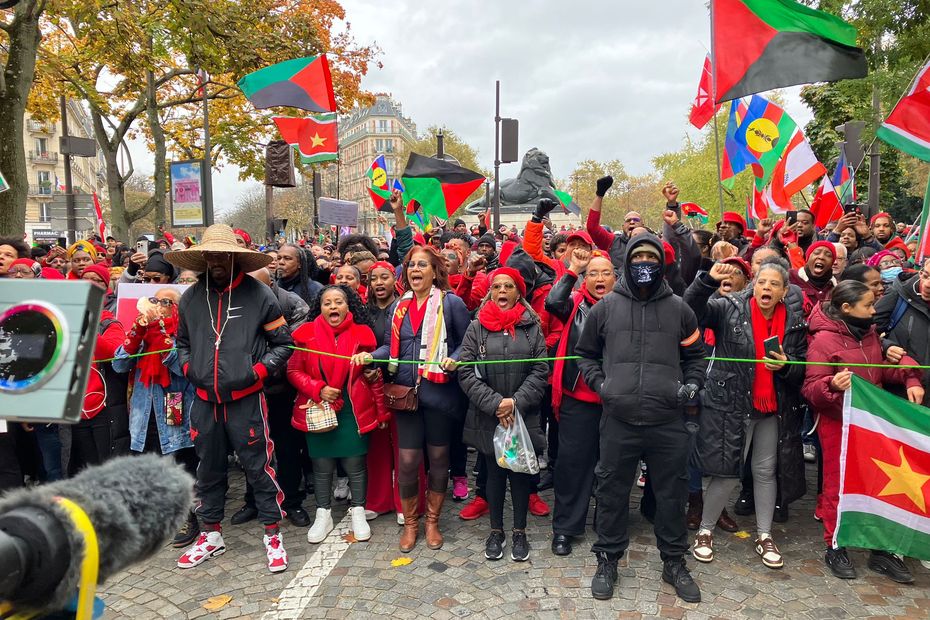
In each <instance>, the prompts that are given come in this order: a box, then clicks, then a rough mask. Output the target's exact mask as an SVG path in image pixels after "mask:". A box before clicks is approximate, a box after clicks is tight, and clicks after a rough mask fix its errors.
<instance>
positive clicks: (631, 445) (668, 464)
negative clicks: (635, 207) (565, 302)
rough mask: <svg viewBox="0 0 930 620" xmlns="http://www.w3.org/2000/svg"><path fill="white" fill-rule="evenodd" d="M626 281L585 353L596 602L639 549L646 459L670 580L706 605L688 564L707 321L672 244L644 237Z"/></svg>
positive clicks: (633, 243)
mask: <svg viewBox="0 0 930 620" xmlns="http://www.w3.org/2000/svg"><path fill="white" fill-rule="evenodd" d="M623 265H624V267H623V277H622V279H621V281H620V282H618V283H617V285H616V286H615V287H614V294H610V295H607V296H606V297H604V298H603V299H602V300H601V301H600V302H599V303H597V304H595V306H594V307H593V308H592V309H591V313H590V315H589V316H588V319H587V321H586V322H585V325H584V328H583V330H582V332H581V337H580V338H579V340H578V344H577V345H576V347H575V353H576V354H577V355H579V356H581V359H579V360H578V367H579V369H580V370H581V373H582V375H583V376H584V380H585V383H586V384H587V385H589V386H591V387H592V388H593V389H594V390H595V391H596V392H597V393H598V395H599V396H600V397H601V401H602V402H603V406H604V413H603V416H602V418H601V428H600V435H601V438H600V460H599V461H598V464H597V468H596V469H595V476H596V477H597V482H598V484H597V515H596V518H595V525H594V529H595V530H596V531H597V535H598V539H597V542H596V543H595V544H594V546H593V547H592V551H593V552H594V553H595V554H596V555H597V560H598V567H597V572H596V573H595V575H594V579H593V580H592V582H591V593H592V594H593V595H594V597H595V598H598V599H608V598H610V597H611V596H613V590H614V584H615V582H616V580H617V560H619V558H620V557H621V556H622V555H623V553H624V552H625V551H626V549H627V547H628V546H629V533H628V531H627V522H628V519H629V508H630V506H629V504H630V489H631V487H632V486H633V480H634V474H635V473H636V469H637V463H638V461H639V458H640V456H641V455H642V456H643V457H644V458H645V461H646V465H647V466H648V468H649V476H650V478H652V484H653V489H654V490H655V496H656V519H655V534H656V539H657V545H658V548H659V551H660V553H661V556H662V560H663V562H664V569H663V571H662V578H663V579H664V580H665V581H666V582H668V583H670V584H671V585H673V586H674V587H675V591H676V592H677V593H678V595H679V596H680V597H681V598H682V599H684V600H686V601H688V602H697V601H700V599H701V592H700V590H699V589H698V586H697V584H695V583H694V580H693V579H692V578H691V574H690V573H689V572H688V569H687V567H686V566H685V560H684V555H685V553H687V552H688V535H687V529H686V527H685V499H686V497H687V484H686V480H687V476H686V467H687V461H688V445H689V444H688V438H689V436H688V431H687V429H686V428H685V421H684V417H683V411H682V407H683V405H684V403H685V401H686V400H689V399H690V398H693V396H694V394H695V393H696V392H697V391H698V389H699V388H700V386H701V383H702V381H703V377H704V373H705V371H706V369H707V362H706V361H705V360H704V348H703V346H702V342H701V331H700V329H699V328H698V323H697V318H696V317H695V315H694V312H693V311H692V310H691V308H689V307H688V306H687V305H686V304H685V303H684V302H683V301H682V300H681V298H680V297H678V296H676V295H675V294H673V293H672V291H671V289H670V288H669V286H668V284H667V283H666V282H665V280H664V278H663V276H664V271H665V253H664V250H663V247H662V242H661V241H659V240H658V239H657V238H656V237H654V236H652V235H649V234H643V235H637V236H636V237H634V238H633V239H631V240H630V243H629V244H628V246H627V253H626V257H625V260H624V263H623Z"/></svg>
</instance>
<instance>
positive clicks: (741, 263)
mask: <svg viewBox="0 0 930 620" xmlns="http://www.w3.org/2000/svg"><path fill="white" fill-rule="evenodd" d="M720 262H721V263H726V264H727V265H736V266H737V267H739V268H740V271H742V272H743V275H744V276H746V279H747V280H751V279H752V267H750V266H749V263H747V262H746V260H745V259H743V258H740V257H739V256H730V257H729V258H725V259H723V260H722V261H720Z"/></svg>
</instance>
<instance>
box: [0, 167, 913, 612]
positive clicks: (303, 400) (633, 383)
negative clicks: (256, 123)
mask: <svg viewBox="0 0 930 620" xmlns="http://www.w3.org/2000/svg"><path fill="white" fill-rule="evenodd" d="M612 183H613V180H612V179H611V177H604V178H602V179H599V180H598V181H597V186H596V198H595V200H594V202H593V204H592V206H591V209H590V211H589V212H588V215H587V218H586V222H585V226H584V228H579V229H574V228H573V229H571V230H564V229H563V230H553V227H552V225H551V222H550V220H549V217H548V214H549V213H550V212H551V211H552V209H554V208H555V207H556V204H555V203H553V202H550V201H548V200H545V199H543V200H540V201H539V204H538V206H537V207H536V210H535V211H534V213H533V214H532V216H531V217H530V219H529V221H527V222H526V224H525V227H524V229H523V230H522V231H518V230H517V229H516V227H513V228H510V229H508V228H506V227H501V229H499V230H498V231H493V230H488V228H487V227H486V226H485V225H484V222H483V221H481V222H480V223H479V225H478V226H473V227H471V228H469V227H468V225H467V224H466V223H465V222H464V221H462V220H454V221H452V222H449V223H448V225H447V227H438V228H435V229H432V230H430V231H429V232H426V233H422V232H416V233H415V232H414V230H413V229H412V228H411V227H410V226H409V225H408V223H407V220H406V218H405V215H404V208H403V205H402V203H401V197H400V195H399V194H398V193H395V194H394V195H393V196H392V197H391V207H392V209H393V211H394V219H395V222H394V226H391V227H390V233H389V235H388V236H386V237H379V238H374V237H370V236H365V235H360V234H350V235H346V236H343V237H342V238H341V239H339V240H338V243H336V244H329V243H325V242H321V241H319V240H313V239H302V240H300V242H298V243H287V244H277V243H276V244H273V245H269V246H256V245H255V244H253V242H252V239H251V238H250V236H249V235H248V234H247V233H246V232H245V231H242V230H233V229H231V228H230V227H228V226H225V225H215V226H212V227H210V228H208V229H207V230H206V232H205V233H204V234H203V236H202V238H201V239H200V240H199V241H195V240H194V239H193V238H191V237H187V238H184V239H177V240H176V239H175V238H174V237H172V236H171V235H170V233H168V232H167V231H164V230H161V229H160V230H159V233H160V236H159V237H158V239H157V240H156V241H148V240H147V239H146V238H141V239H139V240H138V241H137V242H136V245H135V246H132V247H130V246H127V245H124V244H121V243H119V242H118V241H117V240H116V239H112V238H108V239H106V240H100V239H91V240H87V241H78V242H77V243H74V244H73V245H71V246H70V247H68V248H62V247H59V246H51V247H46V246H42V245H36V246H34V247H29V246H28V245H26V244H25V243H23V241H22V240H19V239H0V277H3V278H14V279H32V278H38V279H50V280H51V279H67V280H86V281H89V282H91V283H92V284H93V285H95V286H98V287H100V288H101V289H104V290H106V292H107V295H106V298H105V301H104V310H103V313H102V315H101V320H100V324H99V327H98V330H97V333H98V338H97V344H96V349H95V355H94V358H95V360H98V361H95V362H94V364H93V368H92V372H91V373H90V381H89V385H88V387H87V392H86V396H85V400H84V406H83V409H82V412H81V414H82V415H81V421H80V422H79V423H78V424H76V425H73V426H64V425H61V426H57V425H13V426H11V427H10V428H9V429H8V430H7V432H5V433H2V434H0V490H3V489H6V488H10V487H14V486H19V485H22V484H24V480H25V479H27V478H28V479H29V480H38V481H50V480H56V479H60V478H62V477H67V476H68V475H70V474H72V473H74V472H75V471H77V470H79V469H80V468H82V467H85V466H88V465H93V464H96V463H100V462H102V461H104V460H106V459H107V458H110V457H112V456H113V455H117V454H123V453H129V452H134V453H141V452H156V453H160V454H163V455H165V456H166V457H169V458H173V459H175V460H177V461H178V462H179V463H181V464H183V466H184V467H185V468H187V470H188V471H189V472H190V473H191V474H192V475H193V476H195V478H196V481H197V483H196V496H197V505H196V508H194V509H192V510H191V512H190V515H189V517H188V519H187V521H186V523H185V524H184V525H183V527H182V528H181V529H180V530H179V531H178V532H177V535H176V536H175V539H174V541H173V544H174V545H175V546H176V547H179V548H180V547H188V549H187V550H186V551H185V552H184V553H183V555H182V556H181V557H180V558H179V560H178V566H179V567H181V568H192V567H195V566H197V565H199V564H200V563H202V562H204V561H206V560H208V559H210V558H211V557H214V556H216V555H219V554H221V553H224V552H225V551H226V549H227V548H226V545H225V542H224V540H223V536H222V526H221V523H222V521H223V520H224V517H225V516H226V515H225V512H224V509H225V497H226V491H227V471H228V469H229V467H230V464H231V463H235V462H238V466H240V467H241V468H242V469H243V470H244V472H245V475H246V479H247V483H248V484H247V490H246V493H245V497H243V498H242V507H241V508H240V509H239V510H238V511H237V512H235V513H234V514H233V515H232V517H231V522H232V524H234V525H238V524H242V523H246V522H248V521H252V520H256V519H257V520H258V521H259V522H260V523H261V525H262V527H263V531H262V534H263V542H264V547H265V549H266V552H267V566H268V569H269V570H270V571H272V572H279V571H282V570H285V569H286V568H287V553H286V551H285V548H284V542H283V538H282V534H281V530H280V528H279V523H280V522H281V521H282V519H287V520H289V521H290V522H291V523H292V524H293V525H295V526H298V527H308V528H309V529H308V531H307V540H308V541H309V543H310V544H317V543H320V542H322V541H323V540H325V539H326V538H327V537H328V536H329V534H330V533H331V532H332V531H333V530H334V522H335V520H336V519H334V516H333V510H334V504H335V503H336V502H337V501H340V502H341V501H345V502H347V504H348V516H349V519H350V521H351V527H352V531H353V535H354V537H355V539H356V540H360V541H364V540H368V539H369V538H370V537H371V535H372V534H371V528H370V527H369V525H368V523H367V522H368V521H370V520H372V519H375V518H378V517H379V516H380V515H384V514H390V515H391V518H392V519H393V518H396V520H397V523H398V525H400V526H402V529H401V530H400V534H399V541H398V546H399V548H400V550H401V551H402V552H405V553H407V552H410V551H412V550H413V549H415V548H416V546H417V544H418V541H419V540H420V536H421V529H420V520H421V517H423V521H424V528H423V537H424V538H423V540H424V542H425V546H426V547H428V548H429V549H431V550H435V549H439V548H441V547H442V546H443V536H442V532H441V527H440V526H441V523H440V522H441V519H442V514H443V511H442V508H443V505H444V503H445V501H446V499H447V496H448V495H450V494H451V497H452V499H453V500H454V501H459V502H465V503H464V504H463V506H462V508H461V510H460V511H459V516H460V517H461V518H462V519H465V520H477V519H479V518H481V517H484V516H487V517H488V519H489V523H488V526H489V532H487V541H486V545H485V553H484V555H485V557H486V558H487V559H488V560H499V559H501V558H502V557H503V556H504V552H505V548H507V547H508V546H509V553H510V557H511V559H512V560H514V561H517V562H521V561H525V560H527V559H528V558H529V555H530V544H529V541H528V540H527V535H526V527H527V518H528V514H529V513H532V514H533V515H536V516H539V517H542V516H545V515H548V514H549V513H550V506H549V505H548V504H547V503H546V502H545V501H544V500H543V499H542V498H541V497H540V495H539V491H540V490H545V489H548V488H552V489H553V495H554V506H553V507H552V513H553V514H552V536H551V551H552V553H553V554H555V555H559V556H566V555H570V554H572V553H573V547H572V546H573V543H574V542H576V540H577V538H579V537H581V536H583V535H584V534H585V529H586V526H587V523H588V511H589V508H590V506H591V502H592V499H593V500H594V505H595V506H596V511H595V513H594V520H593V531H594V534H595V536H596V542H595V543H594V545H593V548H592V552H593V553H594V554H595V555H596V557H597V569H596V572H595V574H594V576H593V579H592V582H591V591H592V595H593V596H594V597H595V598H598V599H607V598H610V597H611V596H612V595H613V591H614V588H615V585H616V583H617V580H618V571H617V563H618V560H619V559H620V558H621V557H622V556H623V555H624V553H625V552H626V550H627V548H628V546H629V526H628V522H629V512H630V495H631V492H632V487H633V486H634V485H637V486H641V487H643V492H642V493H643V495H642V499H641V501H640V511H641V512H642V514H643V515H644V516H645V517H646V518H647V519H648V520H649V521H650V522H652V523H653V524H654V529H655V536H656V545H657V547H658V550H659V552H660V555H661V558H662V561H663V571H662V579H663V580H665V581H666V582H668V583H670V584H671V585H672V586H673V587H674V588H675V591H676V592H677V594H678V595H679V596H680V597H681V598H682V599H684V600H686V601H691V602H695V601H699V600H700V589H699V587H698V585H697V584H696V583H695V581H694V580H693V579H692V577H691V574H690V572H689V570H688V567H687V565H686V562H685V557H686V556H687V555H689V554H690V555H691V556H692V557H693V558H694V559H695V560H697V561H699V562H712V561H713V560H714V559H715V545H714V536H715V531H716V530H717V529H721V530H724V531H727V532H734V531H736V530H737V529H738V527H739V526H738V525H737V523H736V522H735V521H734V519H733V517H732V516H730V514H729V513H728V512H727V510H726V507H727V504H728V503H729V501H730V500H731V496H733V495H734V494H735V493H736V491H737V489H739V493H738V497H737V499H736V502H735V505H733V507H732V511H733V512H734V513H735V514H736V515H738V516H743V517H746V516H749V515H754V518H755V528H756V531H755V536H754V537H753V538H752V544H751V545H748V546H749V547H751V550H749V551H747V553H755V554H756V555H757V556H758V558H759V561H760V562H761V563H762V564H763V565H764V566H766V567H768V568H771V569H781V568H783V567H786V566H790V565H791V561H792V558H791V557H790V556H789V557H787V558H786V557H784V556H783V555H782V553H781V551H780V550H779V548H778V545H777V541H776V540H775V537H774V532H773V528H772V524H773V522H785V521H787V520H788V519H789V505H790V504H791V503H792V502H794V501H795V500H797V499H798V498H800V497H801V496H803V495H805V493H808V492H812V491H815V492H816V497H817V503H816V509H815V511H814V514H813V515H805V516H804V517H800V515H796V516H795V518H809V517H810V516H813V518H815V519H817V520H818V521H821V522H822V524H823V539H824V543H825V545H824V546H825V552H824V562H825V564H826V566H827V567H829V570H830V571H831V572H832V573H833V574H834V575H835V576H836V577H838V578H842V579H852V578H855V577H856V575H857V571H856V567H855V566H854V564H853V562H852V560H851V558H850V556H849V554H848V553H847V551H846V549H843V548H836V547H835V546H834V545H833V533H834V529H835V527H836V520H837V502H838V498H839V484H840V481H839V471H840V459H841V454H840V450H841V439H842V403H843V394H844V392H845V391H846V390H848V389H849V388H850V385H851V375H852V374H856V375H858V376H859V377H861V378H863V379H865V380H867V381H869V382H870V383H873V384H875V385H878V386H881V387H883V388H885V389H887V390H889V391H890V392H892V393H895V394H897V395H899V396H901V397H904V398H907V399H908V400H909V401H911V402H913V403H919V404H924V405H926V404H927V400H928V399H930V394H928V393H927V391H926V389H927V384H928V382H930V373H926V372H922V371H920V370H917V369H913V368H912V369H907V368H899V367H898V366H900V365H904V366H908V365H917V364H923V365H926V364H930V270H928V269H930V267H925V266H923V265H920V264H917V263H916V262H915V260H914V256H913V252H914V250H915V247H914V244H912V243H907V242H905V241H904V239H903V238H902V235H903V234H904V233H905V232H906V231H905V230H904V228H905V227H903V226H901V225H897V226H896V224H895V222H894V220H893V218H892V217H891V216H890V215H889V214H887V213H879V214H877V215H874V216H873V217H871V218H869V219H868V220H867V219H866V218H865V217H864V216H863V215H862V214H861V210H859V209H857V208H855V207H853V208H849V209H846V210H844V215H843V216H842V217H841V218H839V219H838V221H836V222H835V223H831V225H830V226H829V227H828V230H817V229H816V228H815V226H814V220H815V218H814V215H813V214H812V213H811V212H810V211H807V210H799V211H797V212H789V213H788V214H787V215H786V216H785V217H784V218H781V219H778V221H775V220H768V219H764V220H761V221H758V222H755V223H754V226H750V225H749V224H753V222H749V223H747V222H746V220H745V219H744V218H743V217H742V216H741V215H739V214H738V213H734V212H726V213H724V214H723V217H722V218H721V221H720V222H718V223H717V225H716V228H715V230H713V231H706V230H700V229H697V230H696V229H693V228H692V227H691V226H689V225H687V224H686V223H685V222H684V221H683V219H682V213H681V208H680V204H679V202H678V194H679V190H678V188H677V187H676V186H675V185H673V184H671V183H669V184H666V185H665V186H664V187H663V188H662V193H663V197H664V200H665V210H664V212H663V215H662V221H656V222H647V221H646V220H645V218H644V217H643V215H642V214H641V213H638V212H635V211H631V212H629V213H627V214H626V215H625V216H624V219H623V223H622V226H621V228H620V229H619V230H616V231H613V230H611V229H609V228H608V227H606V226H603V225H602V224H601V222H600V220H601V208H602V201H603V197H604V196H605V194H606V193H607V192H608V191H609V190H610V188H611V186H612ZM650 226H653V227H655V228H652V227H650ZM139 282H142V283H151V284H154V285H157V290H156V291H155V292H154V293H153V295H152V296H151V297H149V298H147V299H143V300H140V303H139V305H138V310H139V312H138V316H137V317H136V318H135V320H134V321H133V322H132V323H131V324H127V325H124V324H122V323H120V322H119V321H117V320H116V318H115V316H114V312H115V294H114V292H115V290H116V289H117V288H118V287H119V286H120V285H122V284H123V283H139ZM178 284H179V285H185V286H186V289H185V288H178V287H175V286H171V285H178ZM182 291H183V292H182ZM773 343H774V345H773ZM709 356H716V357H719V358H725V359H726V360H756V361H755V362H754V363H743V362H736V361H710V362H709V361H708V359H707V358H708V357H709ZM800 360H808V361H811V362H822V363H823V364H825V365H813V366H802V365H795V364H790V363H788V362H790V361H800ZM844 363H850V364H853V363H856V364H862V363H865V364H872V365H873V366H854V367H851V368H846V367H844V366H843V364H844ZM517 423H522V424H523V425H524V426H525V427H526V429H527V431H528V435H529V438H530V441H531V443H532V452H534V453H535V455H536V457H537V461H538V463H539V464H540V467H541V468H542V471H541V472H540V473H538V474H531V473H521V472H516V471H511V470H510V469H507V468H505V467H503V466H502V463H501V461H500V460H499V459H498V458H497V457H496V453H495V445H494V437H495V432H496V430H497V429H498V427H499V426H500V427H504V428H509V427H510V426H512V425H514V424H517ZM469 447H471V448H473V449H474V450H475V451H477V453H478V456H477V460H476V462H475V465H474V469H473V470H472V471H473V476H474V480H473V481H472V483H471V484H470V483H469V468H468V467H467V459H468V451H469ZM845 458H855V455H852V454H850V455H846V457H845ZM805 461H807V462H808V463H813V464H815V466H816V469H817V476H816V480H817V483H816V484H817V488H816V489H812V490H808V488H807V487H808V483H807V480H806V476H805ZM812 466H813V465H812ZM508 482H509V489H510V499H511V506H512V511H513V514H512V517H509V518H507V519H505V514H504V507H505V498H506V494H507V489H508ZM450 483H451V484H450ZM450 486H451V493H450ZM470 487H471V488H470ZM309 495H312V496H313V497H314V499H315V501H314V503H315V506H316V509H315V514H314V515H313V517H312V518H311V516H310V515H309V514H308V513H307V511H306V510H305V508H304V502H305V501H307V498H308V496H309ZM446 514H448V511H447V513H446ZM505 520H510V521H511V531H510V533H509V535H508V533H506V532H505ZM688 530H692V531H694V532H695V533H694V535H693V536H692V537H690V540H689V534H688ZM868 568H869V569H871V570H873V571H876V572H878V573H881V574H884V575H886V576H888V577H889V578H890V579H892V580H894V581H896V582H900V583H909V582H912V581H913V577H912V575H911V572H910V569H909V567H908V565H907V563H906V562H905V561H904V558H901V557H899V556H897V555H894V554H892V553H889V552H888V551H886V550H883V549H873V550H870V555H869V559H868Z"/></svg>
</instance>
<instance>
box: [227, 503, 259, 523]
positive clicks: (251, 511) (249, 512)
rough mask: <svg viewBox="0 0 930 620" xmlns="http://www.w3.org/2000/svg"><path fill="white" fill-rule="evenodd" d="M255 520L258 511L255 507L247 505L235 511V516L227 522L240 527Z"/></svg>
mask: <svg viewBox="0 0 930 620" xmlns="http://www.w3.org/2000/svg"><path fill="white" fill-rule="evenodd" d="M257 518H258V509H257V508H256V507H255V506H250V505H249V504H246V505H244V506H243V507H242V508H240V509H239V510H237V511H236V512H235V514H233V516H232V518H231V519H230V520H229V522H230V523H232V524H233V525H242V524H243V523H248V522H249V521H254V520H255V519H257Z"/></svg>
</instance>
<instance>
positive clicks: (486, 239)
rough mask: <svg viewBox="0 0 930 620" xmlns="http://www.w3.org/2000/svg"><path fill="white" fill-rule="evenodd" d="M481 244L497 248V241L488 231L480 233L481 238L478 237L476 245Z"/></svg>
mask: <svg viewBox="0 0 930 620" xmlns="http://www.w3.org/2000/svg"><path fill="white" fill-rule="evenodd" d="M482 244H484V245H489V246H491V247H492V248H494V249H497V241H496V240H495V239H494V235H492V234H491V233H489V232H486V233H484V234H483V235H481V238H480V239H478V245H482Z"/></svg>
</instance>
